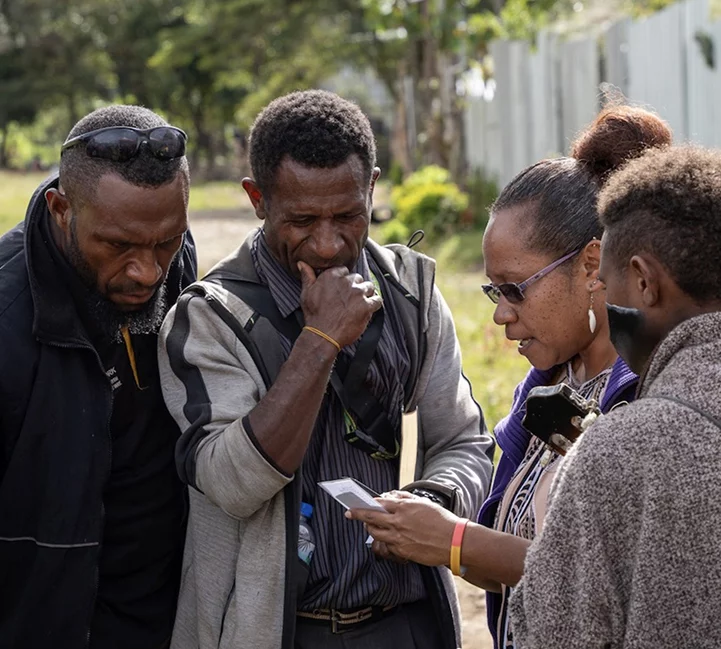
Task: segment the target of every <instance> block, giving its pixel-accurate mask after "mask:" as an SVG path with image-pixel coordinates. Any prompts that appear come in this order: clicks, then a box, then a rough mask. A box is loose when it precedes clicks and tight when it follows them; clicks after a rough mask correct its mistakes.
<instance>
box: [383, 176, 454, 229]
mask: <svg viewBox="0 0 721 649" xmlns="http://www.w3.org/2000/svg"><path fill="white" fill-rule="evenodd" d="M391 205H392V207H393V212H394V214H395V219H394V220H393V221H390V222H389V223H387V224H386V225H385V226H384V227H383V229H382V234H383V236H384V238H386V240H389V241H390V240H393V241H396V242H402V243H405V242H406V241H407V240H408V239H409V238H410V235H411V234H412V233H413V232H415V231H416V230H423V231H424V232H425V233H426V237H428V239H429V241H437V240H438V239H440V238H442V237H443V236H445V235H448V234H449V233H451V232H452V231H454V230H455V229H457V228H459V227H464V226H467V225H468V195H467V194H465V193H464V192H462V191H461V189H460V188H459V187H458V185H456V184H455V183H454V182H453V181H452V180H451V177H450V173H449V172H448V171H447V170H446V169H443V168H441V167H437V166H433V165H431V166H428V167H424V168H422V169H420V170H418V171H416V172H415V173H413V174H411V175H410V176H409V177H408V178H407V179H406V180H405V182H403V184H401V185H399V186H397V187H394V188H393V190H392V191H391Z"/></svg>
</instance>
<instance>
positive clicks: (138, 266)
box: [125, 249, 163, 289]
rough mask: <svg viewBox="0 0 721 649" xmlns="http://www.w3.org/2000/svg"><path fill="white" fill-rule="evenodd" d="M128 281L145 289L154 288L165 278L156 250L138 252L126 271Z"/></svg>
mask: <svg viewBox="0 0 721 649" xmlns="http://www.w3.org/2000/svg"><path fill="white" fill-rule="evenodd" d="M125 274H126V275H127V277H128V279H130V280H132V281H133V282H134V283H136V284H138V285H139V286H142V287H143V288H148V289H150V288H154V287H155V286H156V285H157V284H158V282H160V279H161V277H162V276H163V268H162V266H161V265H160V264H159V263H158V257H157V255H156V254H155V250H154V249H144V250H138V251H137V253H136V254H135V255H134V257H133V259H131V260H130V262H129V263H128V265H127V266H126V269H125Z"/></svg>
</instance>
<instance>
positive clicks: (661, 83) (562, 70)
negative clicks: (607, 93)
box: [465, 0, 721, 186]
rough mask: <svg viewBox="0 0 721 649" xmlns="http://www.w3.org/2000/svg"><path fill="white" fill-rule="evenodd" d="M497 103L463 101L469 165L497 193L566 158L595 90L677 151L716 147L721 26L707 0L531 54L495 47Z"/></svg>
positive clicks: (594, 104) (542, 45)
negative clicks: (680, 145) (635, 107)
mask: <svg viewBox="0 0 721 649" xmlns="http://www.w3.org/2000/svg"><path fill="white" fill-rule="evenodd" d="M491 53H492V56H493V62H494V79H495V85H496V88H495V94H494V96H493V99H492V100H490V101H487V100H486V99H480V98H474V99H469V104H468V108H467V110H466V116H465V118H466V135H467V144H466V151H467V157H468V163H469V165H470V166H471V167H473V168H482V169H484V170H485V172H486V173H488V174H489V175H490V176H492V177H495V178H496V179H497V181H498V182H499V184H500V185H501V186H502V185H504V184H505V183H507V182H508V181H509V180H510V179H511V178H512V177H513V176H514V175H515V174H517V173H518V172H519V171H521V170H522V169H523V168H524V167H526V166H528V165H530V164H532V163H534V162H536V161H538V160H540V159H542V158H544V157H549V156H552V155H557V154H561V153H566V152H567V150H568V145H569V144H570V142H571V141H572V140H573V138H574V136H575V134H576V133H577V132H578V131H579V130H580V129H581V128H583V126H585V125H586V124H588V123H589V122H591V121H592V120H593V118H594V117H595V115H596V113H597V112H598V110H599V108H600V106H601V92H600V89H599V86H600V84H601V83H602V82H608V83H610V84H613V85H614V86H616V87H618V88H619V89H620V91H621V92H622V93H623V94H624V95H625V96H626V97H627V98H628V100H629V101H630V102H632V103H635V104H639V105H643V106H647V107H650V108H652V109H653V110H655V111H656V112H658V113H659V114H660V115H661V116H662V117H663V118H664V119H666V120H667V121H668V123H669V125H670V126H671V128H672V129H673V132H674V138H675V141H677V142H681V141H685V140H690V141H693V142H696V143H699V144H703V145H705V146H713V147H716V146H721V20H719V21H715V22H711V20H710V18H709V0H686V1H685V2H679V3H676V4H673V5H671V6H669V7H667V8H666V9H664V10H663V11H661V12H659V13H656V14H654V15H652V16H650V17H649V18H646V19H644V20H636V21H632V20H623V21H621V22H618V23H615V24H613V25H611V26H610V27H609V28H608V29H606V30H605V31H604V33H603V34H602V35H601V36H600V37H598V38H596V37H592V38H591V37H589V38H584V39H578V40H570V41H564V40H562V39H561V38H560V37H559V36H558V35H556V34H553V33H552V32H542V33H541V34H540V35H539V38H538V40H537V42H536V47H535V48H533V49H532V48H531V47H530V46H529V45H528V43H526V42H521V41H498V42H496V43H494V44H493V45H492V47H491Z"/></svg>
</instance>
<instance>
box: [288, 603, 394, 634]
mask: <svg viewBox="0 0 721 649" xmlns="http://www.w3.org/2000/svg"><path fill="white" fill-rule="evenodd" d="M399 608H400V607H399V606H366V607H364V608H351V609H345V610H339V609H336V608H331V609H327V608H314V609H313V610H312V611H297V612H296V615H297V616H298V617H299V618H302V619H303V620H305V621H308V622H310V623H312V624H322V625H326V624H330V629H331V633H343V632H345V631H348V630H350V629H351V628H352V627H354V628H355V627H358V626H361V625H364V624H368V623H369V622H377V621H378V620H382V619H383V618H385V617H388V616H389V615H393V613H395V612H396V611H397V610H398V609H399Z"/></svg>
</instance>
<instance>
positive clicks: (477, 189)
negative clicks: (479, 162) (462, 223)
mask: <svg viewBox="0 0 721 649" xmlns="http://www.w3.org/2000/svg"><path fill="white" fill-rule="evenodd" d="M466 190H467V191H468V200H469V206H470V210H471V216H472V221H473V229H474V230H481V231H482V230H485V229H486V225H488V217H489V215H490V209H491V205H493V201H495V200H496V198H497V197H498V185H497V184H496V182H495V181H494V180H493V179H491V178H489V177H488V175H487V174H486V173H485V172H484V171H483V170H482V169H475V170H474V171H473V172H471V174H470V175H469V176H468V178H467V180H466Z"/></svg>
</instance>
